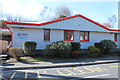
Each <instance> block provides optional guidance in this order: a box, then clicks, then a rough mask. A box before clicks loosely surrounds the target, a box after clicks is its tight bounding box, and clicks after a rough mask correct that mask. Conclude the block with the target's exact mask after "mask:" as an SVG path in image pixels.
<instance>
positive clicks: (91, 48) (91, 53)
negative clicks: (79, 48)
mask: <svg viewBox="0 0 120 80" xmlns="http://www.w3.org/2000/svg"><path fill="white" fill-rule="evenodd" d="M88 51H89V56H90V57H93V58H95V57H97V56H98V55H99V53H100V49H98V48H96V47H94V46H89V47H88Z"/></svg>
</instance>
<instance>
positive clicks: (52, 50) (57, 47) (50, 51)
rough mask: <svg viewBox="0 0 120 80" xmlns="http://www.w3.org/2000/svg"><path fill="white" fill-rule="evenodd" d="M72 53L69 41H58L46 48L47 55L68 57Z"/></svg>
mask: <svg viewBox="0 0 120 80" xmlns="http://www.w3.org/2000/svg"><path fill="white" fill-rule="evenodd" d="M70 54H71V44H70V42H67V41H57V42H53V43H51V44H50V45H47V47H46V48H45V56H52V57H53V56H54V57H61V58H68V57H69V56H70Z"/></svg>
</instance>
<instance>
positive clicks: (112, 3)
mask: <svg viewBox="0 0 120 80" xmlns="http://www.w3.org/2000/svg"><path fill="white" fill-rule="evenodd" d="M118 1H119V0H0V4H1V5H2V11H3V12H4V13H10V14H12V15H21V16H24V17H27V18H30V19H32V20H35V21H38V20H41V17H40V16H39V15H40V13H41V11H43V10H44V8H46V9H48V11H47V13H46V14H45V15H44V18H43V17H42V20H49V19H50V18H51V17H54V13H53V11H54V9H55V8H56V7H57V6H59V5H65V6H67V7H68V8H69V9H70V10H71V11H72V12H73V15H75V14H82V15H84V16H86V17H88V18H90V19H92V20H94V21H96V22H99V23H103V22H106V21H107V19H108V18H109V17H111V16H113V15H116V17H117V16H118ZM115 27H117V24H116V25H115Z"/></svg>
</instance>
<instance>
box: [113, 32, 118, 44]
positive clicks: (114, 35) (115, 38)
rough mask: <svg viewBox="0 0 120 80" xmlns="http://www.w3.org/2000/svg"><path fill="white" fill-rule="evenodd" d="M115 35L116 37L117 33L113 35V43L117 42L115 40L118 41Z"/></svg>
mask: <svg viewBox="0 0 120 80" xmlns="http://www.w3.org/2000/svg"><path fill="white" fill-rule="evenodd" d="M117 35H118V34H117V33H114V42H117V41H118V40H117V39H118V38H117Z"/></svg>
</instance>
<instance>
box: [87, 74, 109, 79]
mask: <svg viewBox="0 0 120 80" xmlns="http://www.w3.org/2000/svg"><path fill="white" fill-rule="evenodd" d="M107 75H109V74H102V75H95V76H88V77H85V78H96V77H100V76H107Z"/></svg>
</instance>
